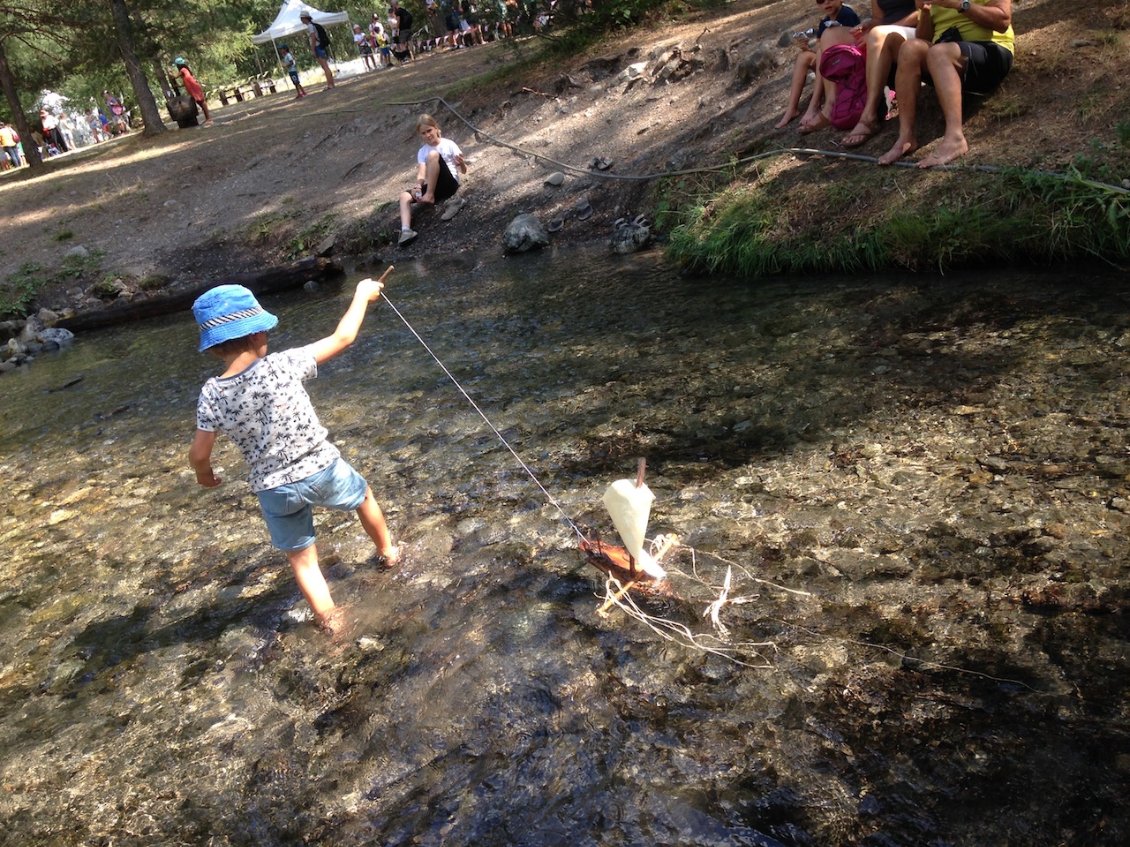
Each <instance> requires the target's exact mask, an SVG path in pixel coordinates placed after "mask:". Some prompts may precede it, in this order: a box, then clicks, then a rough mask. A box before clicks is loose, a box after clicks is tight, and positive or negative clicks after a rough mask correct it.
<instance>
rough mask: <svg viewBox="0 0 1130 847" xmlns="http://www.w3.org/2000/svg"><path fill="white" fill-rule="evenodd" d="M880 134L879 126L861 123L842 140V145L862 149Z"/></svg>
mask: <svg viewBox="0 0 1130 847" xmlns="http://www.w3.org/2000/svg"><path fill="white" fill-rule="evenodd" d="M878 134H879V127H878V126H876V125H875V124H869V123H866V122H865V121H860V122H859V123H857V124H856V125H855V128H854V129H852V131H851V132H849V133H848V134H847V135H845V136H844V137H843V138H842V139H841V140H840V145H841V146H843V147H848V148H851V147H861V146H863V145H864V144H866V143H867V142H868V141H870V140H871V139H872V138H874V137H875V136H876V135H878Z"/></svg>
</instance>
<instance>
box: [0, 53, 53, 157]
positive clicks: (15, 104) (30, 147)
mask: <svg viewBox="0 0 1130 847" xmlns="http://www.w3.org/2000/svg"><path fill="white" fill-rule="evenodd" d="M0 88H3V89H4V99H5V100H7V101H8V108H9V109H10V110H11V112H12V125H13V126H14V127H15V128H16V132H17V133H19V136H20V141H21V142H22V143H23V146H24V158H25V159H27V164H28V167H29V168H31V172H32V173H33V174H35V175H38V174H41V173H43V172H44V168H43V159H42V158H40V156H39V147H37V146H36V144H35V141H34V140H33V139H32V137H31V124H29V123H28V122H27V116H26V115H24V109H23V106H21V105H20V95H19V91H18V90H17V89H16V80H15V77H13V76H12V68H11V66H9V64H8V55H7V53H5V52H4V41H3V39H0Z"/></svg>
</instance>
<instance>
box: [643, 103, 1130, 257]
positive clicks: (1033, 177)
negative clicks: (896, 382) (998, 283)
mask: <svg viewBox="0 0 1130 847" xmlns="http://www.w3.org/2000/svg"><path fill="white" fill-rule="evenodd" d="M1123 129H1126V131H1122V132H1120V147H1119V149H1114V150H1104V151H1101V152H1102V153H1103V154H1104V155H1103V156H1102V157H1101V158H1100V157H1093V156H1091V157H1082V156H1081V157H1079V158H1078V159H1077V160H1076V163H1075V165H1074V166H1073V167H1072V168H1070V169H1069V170H1068V171H1066V172H1063V173H1045V172H1037V171H1030V170H1022V169H989V168H983V169H974V168H963V167H956V168H952V169H948V170H937V171H919V170H917V169H914V168H902V167H895V168H884V169H880V168H878V167H877V166H876V165H875V164H874V163H873V161H864V160H863V159H864V158H865V157H852V158H846V157H843V156H842V154H841V155H838V154H837V153H835V152H834V151H833V152H829V153H828V155H826V156H825V155H819V154H796V153H780V154H779V155H767V156H757V157H753V159H754V161H752V163H750V164H749V165H748V166H747V167H746V168H745V169H744V170H742V171H741V172H733V171H731V173H730V174H729V175H727V176H725V177H723V176H720V175H715V176H714V177H713V178H710V179H703V178H701V177H691V178H685V179H682V180H672V181H669V182H668V183H667V184H666V185H664V186H661V187H659V188H658V189H657V191H656V194H655V198H654V201H655V205H656V207H657V208H658V209H659V210H660V215H659V220H660V224H661V226H662V227H663V228H664V229H666V230H668V231H669V232H670V233H671V237H670V243H669V246H668V253H669V255H670V256H671V258H672V259H674V260H675V261H676V262H678V263H680V264H682V265H684V266H686V267H688V268H689V269H691V270H694V271H696V272H706V273H725V274H731V275H735V276H740V277H757V276H762V275H767V274H780V273H813V272H829V271H859V270H870V271H878V270H898V269H909V270H935V271H947V270H951V269H956V268H961V267H970V266H975V267H985V266H992V265H1011V264H1017V265H1046V264H1064V263H1071V262H1077V261H1088V262H1095V261H1098V262H1104V263H1108V264H1111V265H1114V266H1119V267H1121V266H1125V265H1126V264H1127V263H1128V262H1130V191H1128V190H1127V189H1126V188H1124V187H1123V186H1122V185H1121V184H1119V183H1118V182H1117V180H1118V176H1117V175H1118V174H1119V173H1126V172H1128V168H1127V163H1128V162H1130V125H1128V127H1127V128H1123V127H1120V130H1123ZM695 180H697V181H695Z"/></svg>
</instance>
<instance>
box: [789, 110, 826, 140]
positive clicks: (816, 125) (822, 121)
mask: <svg viewBox="0 0 1130 847" xmlns="http://www.w3.org/2000/svg"><path fill="white" fill-rule="evenodd" d="M831 125H832V122H831V121H830V120H828V118H827V116H826V115H825V114H824V113H823V112H821V113H820V114H819V115H817V116H816V120H814V121H813V122H812V123H807V124H801V125H800V126H799V127H798V128H797V132H799V133H800V134H801V135H809V134H811V133H813V132H819V131H820V130H822V129H827V128H828V127H830V126H831Z"/></svg>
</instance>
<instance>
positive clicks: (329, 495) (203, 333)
mask: <svg viewBox="0 0 1130 847" xmlns="http://www.w3.org/2000/svg"><path fill="white" fill-rule="evenodd" d="M383 287H384V285H383V284H382V283H381V282H380V281H377V280H372V279H364V280H361V282H359V283H357V290H356V291H355V292H354V294H353V302H352V303H350V305H349V308H348V309H347V310H346V312H345V315H343V316H342V318H341V321H340V322H339V323H338V325H337V329H336V330H335V331H334V333H333V335H329V336H327V337H326V338H323V339H322V340H320V341H315V342H314V343H313V344H309V345H307V346H305V347H298V348H295V349H293V350H284V351H282V352H279V353H271V354H269V355H268V353H267V330H270V329H273V328H274V327H275V326H276V325H277V324H278V322H279V320H278V318H276V317H275V316H274V315H272V314H271V313H270V312H267V311H266V310H264V309H263V307H262V306H260V305H259V302H258V301H257V300H256V299H255V295H253V294H252V293H251V292H250V291H249V290H248V289H246V288H244V287H243V286H242V285H220V286H217V287H216V288H213V289H211V290H209V291H207V292H205V293H204V294H202V295H201V296H200V297H199V298H198V299H197V300H196V302H195V303H193V305H192V313H193V315H194V316H195V318H196V322H197V324H198V325H199V326H200V350H201V351H204V350H207V351H209V352H210V353H212V354H214V355H215V356H217V357H218V358H219V359H221V360H222V361H223V363H224V370H223V373H222V374H221V375H220V376H218V377H212V378H211V379H209V380H208V381H207V382H206V383H205V384H204V387H203V388H202V389H201V391H200V400H199V403H198V405H197V410H196V436H195V437H194V438H193V441H192V447H191V448H190V450H189V453H188V460H189V462H190V463H191V465H192V467H193V469H194V470H195V471H196V481H197V482H198V483H200V484H201V485H202V486H204V487H205V488H214V487H215V486H217V485H219V484H220V482H221V480H220V478H219V477H218V476H216V474H215V473H214V472H213V470H212V461H211V458H212V447H213V446H214V445H215V443H216V437H217V435H218V434H219V433H221V432H222V433H225V434H226V435H228V436H229V437H230V438H231V439H232V440H233V441H234V442H235V444H236V446H237V447H239V450H240V452H241V453H243V458H244V459H245V460H246V462H247V465H248V467H249V469H250V479H249V482H250V483H251V490H252V491H254V492H255V493H256V495H258V497H259V506H260V508H261V509H262V512H263V518H264V519H265V520H266V522H267V529H268V530H269V532H270V534H271V543H272V544H274V546H275V547H277V548H279V549H280V550H283V551H284V552H285V553H286V556H287V559H288V560H289V561H290V566H291V568H292V569H293V570H294V577H295V579H296V580H298V587H299V588H300V589H302V594H303V596H304V597H305V598H306V600H307V602H309V604H310V607H311V608H312V609H313V610H314V614H315V615H316V616H317V619H318V622H319V624H320V625H322V626H323V627H325V628H326V629H328V630H329V631H330V632H336V631H337V630H338V629H339V628H340V627H341V620H340V616H339V614H338V613H337V612H335V608H334V601H333V598H332V597H331V596H330V590H329V587H328V586H327V585H326V580H325V578H324V577H323V576H322V571H321V569H320V568H319V567H318V548H317V546H316V545H315V541H314V516H313V512H312V510H311V506H328V507H329V508H332V509H340V510H355V511H356V512H357V516H358V517H359V518H360V519H361V526H362V527H364V529H365V532H366V533H368V535H369V537H370V538H372V539H373V543H374V544H376V546H377V550H378V552H379V554H380V556H381V558H383V559H384V562H385V564H386V565H387V566H389V567H391V566H393V565H394V564H396V560H397V558H398V556H399V551H398V549H397V547H396V545H395V544H393V542H392V536H391V534H390V533H389V529H388V525H387V524H386V523H385V518H384V514H382V512H381V508H380V506H378V505H377V501H376V500H375V499H374V498H373V492H372V489H370V488H369V486H368V484H367V483H366V482H365V480H364V479H362V477H361V475H360V474H358V473H357V471H355V470H354V469H353V468H352V467H350V465H349V464H348V463H347V462H346V461H345V460H344V459H342V458H341V454H340V453H339V452H338V449H337V448H336V447H335V446H334V445H333V444H331V443H330V441H329V440H328V439H327V437H326V436H327V434H328V433H327V432H326V429H325V427H323V426H322V424H321V423H320V422H319V421H318V416H317V414H316V413H315V411H314V407H313V405H312V404H311V402H310V397H309V395H308V394H307V393H306V389H305V388H304V387H303V385H302V383H303V381H304V380H306V379H310V378H313V377H316V376H317V375H318V365H320V364H321V363H322V362H325V361H326V360H327V359H331V358H333V357H334V356H336V355H337V354H338V353H340V352H341V351H342V350H344V349H345V348H347V347H349V345H351V344H352V343H353V341H354V339H356V338H357V333H358V332H359V331H360V329H361V323H362V321H364V319H365V311H366V309H367V308H368V305H369V304H370V303H372V302H373V301H375V300H376V299H377V298H378V297H380V294H381V289H382V288H383Z"/></svg>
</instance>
